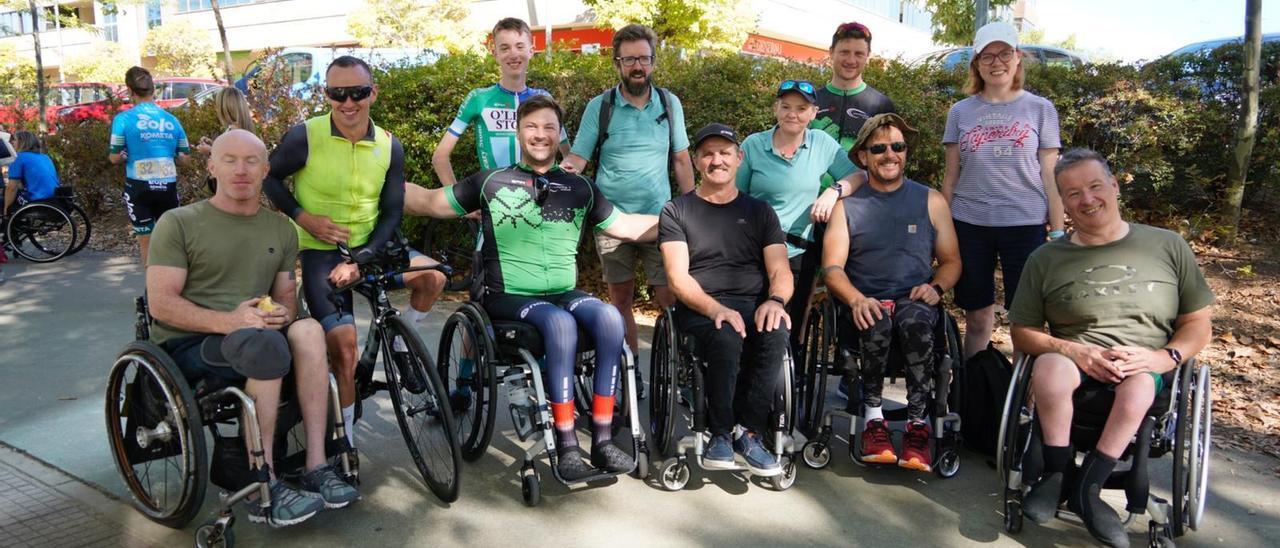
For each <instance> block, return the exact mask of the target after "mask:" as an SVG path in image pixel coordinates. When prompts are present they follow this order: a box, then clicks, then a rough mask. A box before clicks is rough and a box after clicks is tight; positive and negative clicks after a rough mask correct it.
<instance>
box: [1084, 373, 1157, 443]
mask: <svg viewBox="0 0 1280 548" xmlns="http://www.w3.org/2000/svg"><path fill="white" fill-rule="evenodd" d="M1155 398H1156V381H1155V379H1153V378H1151V375H1148V374H1146V373H1140V374H1137V375H1131V376H1129V377H1128V378H1126V379H1125V380H1123V381H1121V382H1120V384H1118V385H1116V401H1115V403H1113V404H1112V405H1111V414H1109V415H1107V424H1106V426H1103V427H1102V437H1100V438H1098V452H1099V453H1102V454H1103V455H1106V456H1108V457H1111V458H1112V459H1116V460H1119V459H1120V455H1121V454H1122V453H1124V449H1125V447H1128V445H1129V440H1131V439H1133V435H1134V433H1136V432H1137V431H1138V426H1140V425H1141V424H1142V419H1143V417H1145V416H1146V414H1147V409H1149V408H1151V402H1152V401H1154V400H1155Z"/></svg>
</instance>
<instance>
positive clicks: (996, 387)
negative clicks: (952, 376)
mask: <svg viewBox="0 0 1280 548" xmlns="http://www.w3.org/2000/svg"><path fill="white" fill-rule="evenodd" d="M964 367H965V374H964V375H963V376H962V377H961V378H963V379H964V386H962V387H961V389H962V390H964V394H963V397H962V398H961V402H962V403H963V406H964V408H963V409H961V410H960V418H961V423H960V424H961V425H962V426H961V435H962V436H963V437H964V446H965V447H967V448H969V449H970V450H971V451H976V452H978V453H982V454H984V455H988V456H995V454H996V443H997V442H998V441H999V438H1000V415H1001V414H1002V413H1004V398H1005V395H1006V394H1007V393H1008V391H1009V383H1010V382H1012V381H1013V364H1012V363H1010V362H1009V358H1006V357H1005V355H1004V354H1003V353H1001V352H1000V351H999V350H997V349H996V347H995V346H994V345H992V344H990V343H988V344H987V348H986V349H985V350H983V351H981V352H978V353H977V354H974V355H973V357H971V358H969V359H967V360H965V362H964Z"/></svg>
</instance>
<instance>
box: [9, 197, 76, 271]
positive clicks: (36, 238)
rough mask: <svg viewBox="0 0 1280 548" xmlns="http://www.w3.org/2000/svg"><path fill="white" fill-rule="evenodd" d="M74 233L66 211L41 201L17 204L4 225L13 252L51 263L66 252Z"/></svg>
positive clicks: (68, 251)
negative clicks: (16, 209)
mask: <svg viewBox="0 0 1280 548" xmlns="http://www.w3.org/2000/svg"><path fill="white" fill-rule="evenodd" d="M77 234H78V233H77V231H76V225H75V223H74V222H72V220H71V217H69V216H68V215H67V212H65V211H63V210H61V209H59V208H57V207H54V206H53V205H52V204H48V203H44V202H34V203H30V204H27V205H25V206H23V207H21V208H20V209H18V211H17V212H15V213H14V214H13V215H12V216H11V217H10V219H9V221H8V224H7V226H6V227H5V237H6V238H7V239H8V244H9V246H10V247H11V248H12V249H13V252H14V253H16V254H18V255H19V256H21V257H22V258H24V259H26V260H28V261H31V262H34V263H48V262H53V261H56V260H58V259H61V258H62V257H64V256H66V255H67V254H69V253H70V252H71V250H72V249H73V248H74V247H75V245H76V238H77V237H78V236H77Z"/></svg>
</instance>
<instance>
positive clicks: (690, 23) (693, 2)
mask: <svg viewBox="0 0 1280 548" xmlns="http://www.w3.org/2000/svg"><path fill="white" fill-rule="evenodd" d="M584 3H585V4H586V5H587V6H589V7H590V8H591V9H592V11H594V12H595V14H596V25H597V26H600V27H605V28H613V29H617V28H621V27H623V26H626V25H628V24H631V23H640V24H642V25H647V26H649V27H650V28H652V29H653V31H654V32H655V33H657V35H658V40H659V41H660V42H662V44H663V45H665V46H668V47H674V48H682V49H691V50H721V51H738V50H740V49H742V44H743V43H744V42H746V41H747V33H750V32H751V31H754V30H755V29H756V23H757V19H758V17H757V15H756V13H755V11H754V10H752V8H751V2H739V1H737V0H585V2H584Z"/></svg>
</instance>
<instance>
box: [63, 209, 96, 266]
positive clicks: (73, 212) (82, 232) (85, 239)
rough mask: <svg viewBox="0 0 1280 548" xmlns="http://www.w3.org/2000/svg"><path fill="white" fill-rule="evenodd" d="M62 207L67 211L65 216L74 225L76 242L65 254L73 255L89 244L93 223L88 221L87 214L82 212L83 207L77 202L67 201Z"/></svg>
mask: <svg viewBox="0 0 1280 548" xmlns="http://www.w3.org/2000/svg"><path fill="white" fill-rule="evenodd" d="M64 208H65V209H66V211H67V216H68V217H70V218H71V222H72V223H73V224H75V225H76V244H75V245H74V246H71V250H70V251H68V252H67V255H75V254H76V253H79V252H80V250H81V249H84V246H86V245H88V244H89V237H90V236H91V235H92V234H93V225H91V224H90V223H89V215H87V214H86V213H85V212H84V209H82V208H81V207H80V205H79V204H76V203H75V202H68V203H67V204H66V205H65V206H64Z"/></svg>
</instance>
